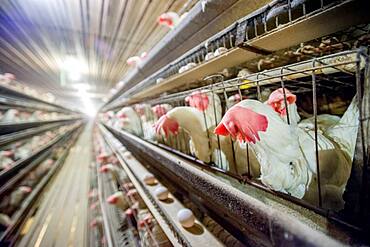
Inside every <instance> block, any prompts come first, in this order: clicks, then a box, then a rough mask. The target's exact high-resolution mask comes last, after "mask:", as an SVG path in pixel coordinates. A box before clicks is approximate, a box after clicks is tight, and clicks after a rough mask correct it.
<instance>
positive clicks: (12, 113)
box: [1, 109, 20, 123]
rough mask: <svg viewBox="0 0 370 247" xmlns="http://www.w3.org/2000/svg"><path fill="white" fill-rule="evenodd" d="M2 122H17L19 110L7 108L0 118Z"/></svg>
mask: <svg viewBox="0 0 370 247" xmlns="http://www.w3.org/2000/svg"><path fill="white" fill-rule="evenodd" d="M1 121H2V122H5V123H14V122H19V121H20V118H19V111H18V110H17V109H9V110H7V111H6V112H5V113H4V115H3V117H2V118H1Z"/></svg>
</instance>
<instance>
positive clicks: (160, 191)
mask: <svg viewBox="0 0 370 247" xmlns="http://www.w3.org/2000/svg"><path fill="white" fill-rule="evenodd" d="M168 194H169V191H168V189H167V188H166V187H163V186H159V187H157V188H156V189H155V190H154V195H155V196H156V197H157V198H158V199H159V200H162V201H163V200H167V198H168Z"/></svg>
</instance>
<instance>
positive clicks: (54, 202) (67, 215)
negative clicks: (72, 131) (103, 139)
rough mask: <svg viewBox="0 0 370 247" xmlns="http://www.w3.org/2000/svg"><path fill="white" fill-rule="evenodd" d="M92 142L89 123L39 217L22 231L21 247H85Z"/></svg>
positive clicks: (46, 194)
mask: <svg viewBox="0 0 370 247" xmlns="http://www.w3.org/2000/svg"><path fill="white" fill-rule="evenodd" d="M91 139H92V124H91V123H90V124H88V125H87V126H86V127H85V129H84V130H83V132H82V134H81V135H80V137H79V139H78V140H77V142H76V144H75V145H74V146H73V147H72V148H71V150H70V152H69V155H68V156H67V158H66V161H65V163H64V165H63V167H62V168H61V169H60V170H59V172H58V174H56V176H55V177H54V179H53V180H52V181H51V182H50V183H49V185H48V186H47V188H46V190H45V191H44V193H43V197H42V199H41V201H40V204H39V208H38V210H37V212H36V214H35V215H34V216H33V217H32V218H30V219H29V220H28V222H27V223H26V224H25V227H24V229H23V230H22V232H23V233H24V236H23V237H22V239H21V240H20V242H19V244H18V245H19V246H35V247H39V246H56V247H59V246H86V243H87V242H86V241H87V228H86V227H87V207H88V206H87V203H88V202H87V198H88V197H87V194H88V190H89V177H88V173H89V171H88V169H89V165H90V163H91V150H92V144H91V143H92V140H91Z"/></svg>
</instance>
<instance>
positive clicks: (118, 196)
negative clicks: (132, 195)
mask: <svg viewBox="0 0 370 247" xmlns="http://www.w3.org/2000/svg"><path fill="white" fill-rule="evenodd" d="M107 202H108V203H109V204H112V205H114V206H116V207H117V208H119V209H121V210H123V211H125V210H126V209H128V208H129V204H128V202H127V199H126V198H125V195H124V194H123V192H122V191H117V192H116V193H114V194H113V195H111V196H109V197H108V198H107Z"/></svg>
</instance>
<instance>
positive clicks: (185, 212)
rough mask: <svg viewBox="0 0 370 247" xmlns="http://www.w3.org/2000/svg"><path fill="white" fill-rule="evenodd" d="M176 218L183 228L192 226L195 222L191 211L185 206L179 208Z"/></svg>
mask: <svg viewBox="0 0 370 247" xmlns="http://www.w3.org/2000/svg"><path fill="white" fill-rule="evenodd" d="M177 220H178V221H179V222H180V224H181V225H182V226H183V227H185V228H189V227H192V226H194V223H195V217H194V214H193V212H192V211H191V210H190V209H187V208H183V209H180V211H179V212H178V213H177Z"/></svg>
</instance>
